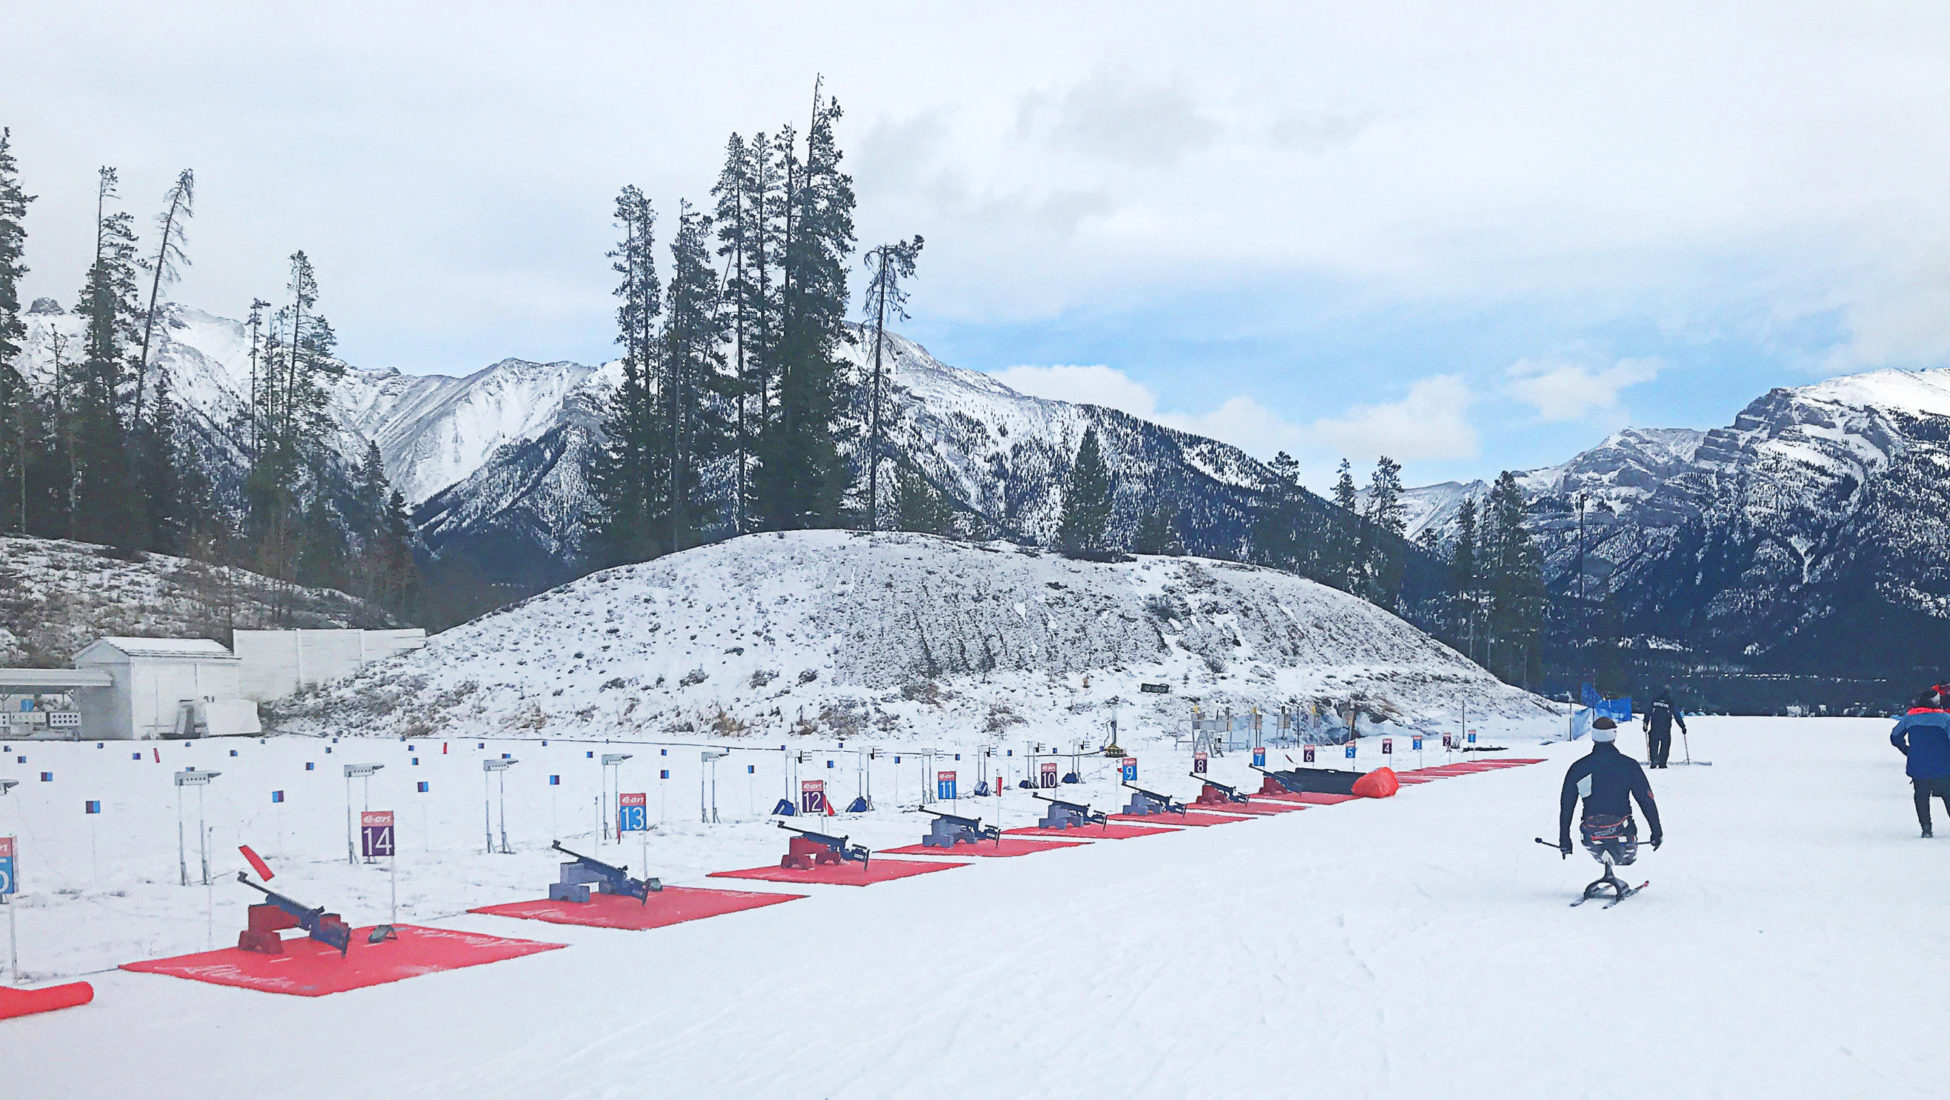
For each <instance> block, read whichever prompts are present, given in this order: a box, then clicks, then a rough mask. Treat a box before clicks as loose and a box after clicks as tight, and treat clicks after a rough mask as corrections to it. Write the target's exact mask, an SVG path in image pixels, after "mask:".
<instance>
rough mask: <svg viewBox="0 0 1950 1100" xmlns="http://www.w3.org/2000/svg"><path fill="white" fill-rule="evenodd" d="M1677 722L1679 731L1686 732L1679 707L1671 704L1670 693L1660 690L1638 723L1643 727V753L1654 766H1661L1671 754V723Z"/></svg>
mask: <svg viewBox="0 0 1950 1100" xmlns="http://www.w3.org/2000/svg"><path fill="white" fill-rule="evenodd" d="M1674 722H1677V723H1679V732H1681V733H1685V732H1686V719H1685V718H1683V717H1681V716H1680V714H1679V708H1677V707H1675V706H1673V705H1672V693H1671V692H1669V691H1668V692H1661V693H1660V695H1659V698H1658V699H1657V700H1655V701H1654V702H1653V704H1652V709H1651V710H1648V711H1646V712H1645V716H1644V717H1643V718H1642V719H1640V723H1641V725H1642V726H1643V728H1644V729H1645V754H1646V759H1647V760H1649V761H1651V763H1652V766H1653V767H1655V768H1663V767H1665V766H1666V761H1667V759H1668V758H1670V757H1671V756H1672V724H1673V723H1674Z"/></svg>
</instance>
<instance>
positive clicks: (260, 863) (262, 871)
mask: <svg viewBox="0 0 1950 1100" xmlns="http://www.w3.org/2000/svg"><path fill="white" fill-rule="evenodd" d="M237 850H238V851H240V852H242V853H244V858H245V859H247V860H249V861H250V865H251V870H253V871H256V872H257V877H258V878H261V879H263V880H264V881H265V882H269V881H271V865H270V864H268V863H266V862H264V859H263V857H261V856H259V855H258V854H257V853H256V852H253V851H251V846H250V845H248V844H239V845H238V846H237Z"/></svg>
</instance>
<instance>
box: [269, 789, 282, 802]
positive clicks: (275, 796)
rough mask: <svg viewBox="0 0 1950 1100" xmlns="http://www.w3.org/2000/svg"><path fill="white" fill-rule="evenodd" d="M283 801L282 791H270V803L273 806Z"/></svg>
mask: <svg viewBox="0 0 1950 1100" xmlns="http://www.w3.org/2000/svg"><path fill="white" fill-rule="evenodd" d="M283 801H284V792H283V791H272V792H271V802H272V803H273V804H276V803H279V802H283Z"/></svg>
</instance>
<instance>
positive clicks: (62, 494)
mask: <svg viewBox="0 0 1950 1100" xmlns="http://www.w3.org/2000/svg"><path fill="white" fill-rule="evenodd" d="M35 198H36V196H33V195H30V194H28V193H27V192H26V190H25V188H24V187H23V185H22V183H21V181H20V174H19V164H18V161H17V158H16V156H15V154H14V151H13V147H12V133H11V131H9V130H4V129H0V425H5V428H4V429H3V430H0V531H4V532H15V533H20V534H28V535H36V536H40V537H45V538H68V539H76V540H79V541H83V542H92V543H100V544H104V545H107V546H110V547H114V548H116V549H118V550H121V551H124V552H131V553H133V552H141V551H153V552H157V553H164V554H174V555H181V556H189V557H195V558H199V559H202V560H206V561H211V562H218V563H223V564H231V565H241V566H245V567H247V568H250V569H253V570H255V571H256V572H259V573H262V574H264V575H266V576H268V577H271V578H273V579H274V580H278V581H283V582H290V583H293V584H304V585H312V586H324V587H334V588H341V589H345V590H347V591H351V592H353V593H355V594H357V595H362V596H365V597H367V598H370V599H372V600H374V601H375V602H377V603H380V604H381V605H382V606H386V607H388V608H389V609H392V610H394V611H396V612H403V611H405V610H406V609H407V608H408V607H409V606H410V604H411V603H412V600H413V598H414V594H415V588H416V577H417V570H416V567H415V565H414V561H413V553H412V545H413V543H412V538H413V536H412V530H411V524H410V523H409V522H408V520H407V518H406V504H405V500H404V498H403V497H402V496H401V495H400V494H399V493H398V492H397V491H396V490H394V489H392V487H391V486H390V484H389V483H388V481H387V478H386V474H385V470H384V464H383V462H382V461H381V459H380V456H379V452H378V449H377V448H376V447H370V446H369V448H368V451H367V454H366V455H365V459H364V461H363V462H362V463H361V464H360V465H359V466H358V467H357V468H356V469H355V470H351V471H347V470H344V469H342V468H341V467H342V466H343V463H342V461H341V460H339V459H338V457H337V455H336V453H335V452H334V451H333V450H332V448H331V446H330V442H329V441H330V437H331V432H332V431H333V430H335V429H334V427H333V425H332V424H331V422H330V420H329V417H328V415H327V401H328V393H329V390H328V387H329V385H330V383H331V382H332V381H333V380H334V379H336V378H337V377H338V376H339V375H340V374H342V373H343V372H344V370H345V366H344V364H343V363H342V362H340V361H339V360H338V359H337V358H336V357H335V355H334V350H335V344H336V337H335V335H334V333H333V331H332V326H331V324H330V322H329V321H327V320H326V319H325V317H324V316H323V315H322V314H321V313H320V312H319V311H318V301H319V291H318V279H317V273H316V272H315V270H314V269H313V267H312V264H311V261H310V259H309V258H308V257H307V256H306V255H305V253H304V252H302V251H299V252H296V253H294V254H293V255H292V256H291V258H290V277H289V281H288V283H287V285H286V288H285V289H286V294H285V300H284V301H283V302H281V303H279V304H276V305H275V306H274V305H273V303H271V302H267V301H264V300H262V299H255V300H253V302H252V303H251V306H250V310H249V314H248V316H249V321H248V323H247V326H246V332H247V337H248V340H249V356H250V364H251V379H250V392H249V395H248V397H247V399H246V402H245V406H244V409H243V410H242V411H241V412H240V413H239V414H237V416H236V417H235V418H234V419H233V420H231V421H230V422H228V423H210V422H208V421H207V420H206V419H205V418H203V417H202V415H201V414H200V413H199V414H196V415H195V416H191V415H189V413H190V412H191V411H192V410H188V409H186V407H185V406H184V404H183V403H182V402H181V400H180V399H179V398H178V397H177V395H176V393H175V391H174V380H173V379H172V377H171V372H170V369H169V366H168V360H167V356H166V355H165V354H164V352H165V348H166V345H167V343H168V333H167V329H168V325H169V318H168V301H167V298H166V295H167V292H168V291H169V289H170V288H171V287H172V286H174V285H175V284H176V283H177V282H178V281H179V280H180V278H181V275H182V269H183V268H185V267H187V266H189V263H190V258H189V251H188V243H189V238H188V229H189V225H190V223H191V221H192V219H193V217H194V215H195V211H196V205H195V203H196V175H195V173H194V172H193V171H192V170H190V169H184V170H183V171H181V172H180V173H178V174H177V176H176V177H175V180H174V182H173V183H172V184H171V185H170V187H169V188H168V190H167V191H166V192H165V193H164V194H163V196H162V200H161V202H160V203H159V204H158V205H159V209H158V212H157V214H156V216H155V221H154V224H155V235H154V236H153V237H152V238H151V240H150V242H149V244H148V245H147V246H146V247H145V246H144V245H143V244H142V242H141V241H140V239H139V238H138V236H137V234H136V232H135V219H134V217H133V215H131V214H129V213H128V212H127V211H126V210H124V209H122V204H121V195H120V178H119V173H118V172H117V170H116V169H114V168H112V167H103V168H101V169H100V170H99V171H98V172H97V173H96V179H95V226H94V229H95V233H94V250H93V254H92V258H91V262H90V263H89V265H88V269H87V272H86V274H85V275H84V276H83V279H82V285H81V289H80V291H79V293H78V294H77V295H76V299H75V304H74V307H73V309H72V310H71V311H64V310H62V309H60V307H59V305H58V303H56V304H53V305H51V306H50V305H48V304H45V303H42V304H38V305H37V306H36V307H34V312H35V313H39V314H46V315H47V318H46V324H45V325H44V326H42V329H41V331H42V333H43V335H44V339H45V342H46V347H45V359H46V362H47V370H46V375H45V377H42V378H39V379H36V378H34V377H30V374H31V368H30V366H29V362H28V355H27V352H28V348H27V347H26V344H25V341H26V339H27V335H28V326H27V321H26V317H27V315H28V311H27V310H23V308H22V305H21V296H20V287H21V280H22V278H23V277H24V276H25V275H26V274H27V272H28V270H29V269H28V266H27V263H26V242H27V214H28V210H29V208H30V205H31V204H32V203H33V202H34V201H35ZM267 310H268V311H269V312H267ZM57 318H59V319H57ZM68 318H71V320H69V319H68ZM239 464H241V467H242V469H241V471H237V470H235V469H234V468H233V467H235V466H236V465H239Z"/></svg>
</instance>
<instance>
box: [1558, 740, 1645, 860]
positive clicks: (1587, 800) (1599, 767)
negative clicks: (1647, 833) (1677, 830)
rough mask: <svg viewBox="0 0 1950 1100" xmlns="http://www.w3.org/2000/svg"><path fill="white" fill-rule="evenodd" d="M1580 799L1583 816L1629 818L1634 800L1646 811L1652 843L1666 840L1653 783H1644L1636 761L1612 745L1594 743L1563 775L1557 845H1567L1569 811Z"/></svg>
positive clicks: (1569, 834)
mask: <svg viewBox="0 0 1950 1100" xmlns="http://www.w3.org/2000/svg"><path fill="white" fill-rule="evenodd" d="M1580 797H1582V798H1583V799H1584V816H1586V817H1590V816H1591V815H1593V814H1605V815H1609V816H1611V817H1630V816H1631V815H1632V799H1634V798H1636V799H1638V801H1639V809H1641V810H1643V811H1645V822H1646V824H1647V825H1650V826H1651V827H1652V836H1651V840H1652V842H1653V843H1654V844H1657V843H1658V842H1659V841H1661V840H1663V839H1665V830H1663V829H1662V828H1660V827H1659V807H1658V805H1657V804H1656V803H1654V802H1653V801H1652V784H1650V783H1648V782H1646V780H1645V769H1643V768H1641V767H1639V762H1638V761H1636V760H1634V759H1632V758H1631V757H1629V756H1626V755H1625V754H1624V753H1622V752H1619V751H1618V746H1617V745H1616V744H1614V743H1612V742H1609V741H1600V742H1597V743H1595V744H1593V745H1592V746H1591V752H1590V753H1589V754H1588V755H1585V756H1582V757H1579V758H1578V760H1577V762H1576V763H1574V764H1572V765H1571V767H1570V770H1568V771H1566V772H1565V773H1564V791H1563V793H1562V794H1561V795H1560V796H1559V797H1558V810H1557V840H1558V843H1559V844H1565V843H1569V842H1570V839H1571V811H1572V810H1573V809H1575V808H1576V807H1577V804H1578V799H1579V798H1580Z"/></svg>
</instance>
